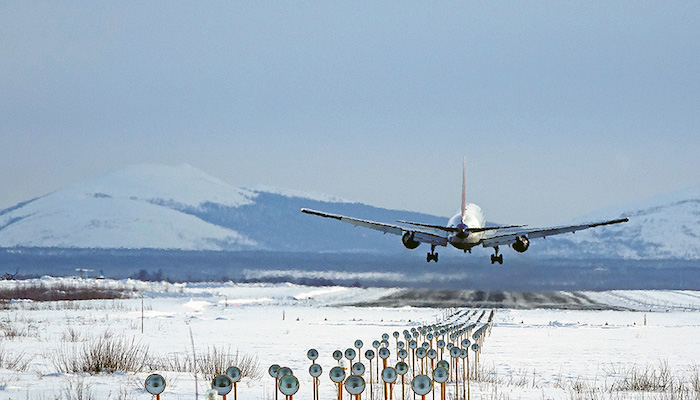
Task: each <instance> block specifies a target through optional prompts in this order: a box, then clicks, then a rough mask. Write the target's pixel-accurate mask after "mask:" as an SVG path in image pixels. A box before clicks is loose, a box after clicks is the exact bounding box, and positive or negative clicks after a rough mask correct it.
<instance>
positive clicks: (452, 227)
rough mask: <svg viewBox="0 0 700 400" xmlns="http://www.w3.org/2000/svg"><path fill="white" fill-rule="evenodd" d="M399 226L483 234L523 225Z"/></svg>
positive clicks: (420, 224)
mask: <svg viewBox="0 0 700 400" xmlns="http://www.w3.org/2000/svg"><path fill="white" fill-rule="evenodd" d="M396 222H399V223H401V224H407V225H414V226H421V227H423V228H430V229H437V230H441V231H445V232H457V233H458V232H485V231H495V230H498V229H509V228H522V227H523V226H525V225H508V226H488V227H482V228H464V229H459V228H457V227H455V226H441V225H431V224H422V223H420V222H409V221H396Z"/></svg>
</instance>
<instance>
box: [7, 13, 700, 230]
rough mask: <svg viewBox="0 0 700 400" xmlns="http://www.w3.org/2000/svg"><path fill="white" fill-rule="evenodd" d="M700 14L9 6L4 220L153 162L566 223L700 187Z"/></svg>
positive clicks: (240, 180) (429, 206) (424, 206)
mask: <svg viewBox="0 0 700 400" xmlns="http://www.w3.org/2000/svg"><path fill="white" fill-rule="evenodd" d="M698 21H700V3H698V2H666V1H662V2H643V1H631V2H625V1H614V2H610V1H581V2H536V1H523V2H515V1H505V2H498V1H496V2H494V1H485V2H457V1H455V2H407V1H396V2H380V3H379V2H357V1H351V2H336V1H328V2H322V1H305V2H293V1H287V2H261V1H251V2H234V1H224V2H171V1H161V2H155V1H153V2H141V1H138V2H130V1H113V2H107V1H85V2H80V1H71V2H32V1H21V2H16V1H0V188H1V192H0V209H3V208H6V207H9V206H11V205H13V204H15V203H17V202H20V201H23V200H27V199H30V198H33V197H36V196H40V195H43V194H46V193H48V192H50V191H53V190H56V189H59V188H61V187H64V186H66V185H69V184H71V183H74V182H78V181H81V180H83V179H86V178H88V177H92V176H95V175H100V174H103V173H106V172H109V171H110V170H113V169H116V168H120V167H123V166H126V165H131V164H135V163H144V162H155V163H166V164H180V163H189V164H191V165H193V166H195V167H197V168H199V169H202V170H203V171H205V172H207V173H209V174H211V175H214V176H216V177H219V178H221V179H223V180H224V181H227V182H229V183H231V184H233V185H236V186H253V185H258V184H265V185H273V186H280V187H286V188H291V189H298V190H308V191H315V192H324V193H328V194H332V195H335V196H339V197H344V198H348V199H351V200H357V201H361V202H364V203H369V204H372V205H377V206H382V207H389V208H403V209H409V210H415V211H423V212H428V213H432V214H437V215H446V216H447V215H451V214H452V213H453V212H455V211H457V209H458V208H459V202H460V188H461V182H460V180H461V164H462V158H463V157H464V156H466V157H467V163H468V166H469V173H468V197H469V199H470V200H471V201H474V202H476V203H478V204H479V205H481V207H482V208H483V209H484V211H485V213H486V216H487V218H488V219H489V220H493V221H498V222H504V223H506V222H507V223H528V224H533V225H540V224H553V223H558V222H565V221H567V220H569V219H571V218H574V217H576V216H578V215H581V214H584V213H587V212H590V211H593V210H595V209H598V208H602V207H606V206H610V205H614V204H618V203H621V202H626V201H632V200H637V199H640V198H643V197H647V196H650V195H655V194H659V193H665V192H670V191H674V190H677V189H681V188H685V187H689V186H695V185H699V184H700V29H699V26H700V24H698Z"/></svg>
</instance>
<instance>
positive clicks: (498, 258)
mask: <svg viewBox="0 0 700 400" xmlns="http://www.w3.org/2000/svg"><path fill="white" fill-rule="evenodd" d="M493 249H494V250H495V251H496V254H491V264H495V263H499V264H501V265H503V254H498V246H495V247H494V248H493Z"/></svg>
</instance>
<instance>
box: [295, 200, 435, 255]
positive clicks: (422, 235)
mask: <svg viewBox="0 0 700 400" xmlns="http://www.w3.org/2000/svg"><path fill="white" fill-rule="evenodd" d="M301 212H303V213H305V214H311V215H317V216H319V217H324V218H332V219H337V220H338V221H341V222H345V223H348V224H351V225H354V226H361V227H363V228H369V229H374V230H377V231H381V232H384V233H391V234H394V235H403V234H404V233H406V232H411V233H413V237H412V239H413V240H416V241H418V242H422V243H429V244H434V245H436V246H447V238H446V237H443V236H440V235H436V234H434V233H430V232H425V231H420V230H413V229H408V228H406V227H402V226H399V225H392V224H386V223H383V222H375V221H369V220H366V219H358V218H352V217H346V216H345V215H338V214H331V213H327V212H324V211H317V210H311V209H308V208H302V209H301Z"/></svg>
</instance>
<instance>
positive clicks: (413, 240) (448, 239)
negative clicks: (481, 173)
mask: <svg viewBox="0 0 700 400" xmlns="http://www.w3.org/2000/svg"><path fill="white" fill-rule="evenodd" d="M465 188H466V184H465V169H464V168H463V170H462V209H461V213H459V214H457V215H455V216H453V217H452V218H450V220H449V221H448V222H447V225H446V226H442V225H431V224H423V223H419V222H408V221H397V222H398V223H400V224H401V225H397V224H388V223H382V222H375V221H369V220H364V219H358V218H353V217H347V216H344V215H337V214H331V213H326V212H323V211H316V210H311V209H308V208H302V209H301V212H303V213H306V214H311V215H317V216H320V217H325V218H332V219H337V220H338V221H341V222H346V223H349V224H352V225H354V226H361V227H363V228H369V229H374V230H378V231H381V232H384V233H391V234H394V235H400V236H401V242H402V243H403V245H404V246H405V247H406V248H407V249H415V248H417V247H418V246H419V245H420V244H421V243H426V244H429V245H430V252H429V253H428V254H427V256H426V261H427V262H430V261H435V262H437V261H438V253H436V252H435V247H436V246H443V247H446V246H447V245H451V246H452V247H455V248H457V249H459V250H463V251H464V252H465V253H466V252H471V249H472V248H474V247H475V246H479V245H481V246H483V247H491V248H493V249H494V254H492V255H491V264H494V263H496V262H498V263H499V264H503V254H498V251H499V246H510V247H511V248H513V250H515V251H517V252H519V253H523V252H525V251H527V249H528V248H529V247H530V239H535V238H543V237H547V236H553V235H559V234H562V233H569V232H576V231H580V230H583V229H588V228H594V227H597V226H603V225H612V224H618V223H622V222H627V221H628V218H619V219H614V220H608V221H599V222H592V223H588V224H581V225H567V226H556V227H549V228H526V227H524V226H522V225H510V226H493V227H487V226H485V225H486V219H485V217H484V213H483V212H482V211H481V208H480V207H479V206H478V205H476V204H473V203H467V202H466V190H465Z"/></svg>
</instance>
